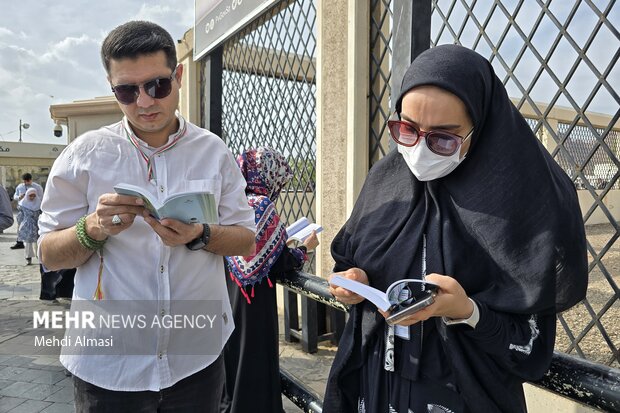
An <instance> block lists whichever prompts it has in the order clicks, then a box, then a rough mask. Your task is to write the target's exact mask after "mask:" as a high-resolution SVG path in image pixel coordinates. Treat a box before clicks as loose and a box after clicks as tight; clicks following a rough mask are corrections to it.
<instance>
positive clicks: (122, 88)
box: [112, 66, 178, 105]
mask: <svg viewBox="0 0 620 413" xmlns="http://www.w3.org/2000/svg"><path fill="white" fill-rule="evenodd" d="M177 68H178V66H177V67H175V68H174V70H173V71H172V74H171V75H170V76H169V77H162V78H159V79H153V80H149V81H148V82H144V83H143V84H142V85H116V86H112V92H114V96H116V99H117V100H118V101H119V102H120V103H122V104H123V105H131V104H132V103H135V101H136V100H138V96H140V86H142V87H143V88H144V92H145V93H146V94H147V95H149V96H150V97H152V98H153V99H163V98H165V97H166V96H168V95H169V94H170V92H171V91H172V79H174V77H175V76H176V74H177Z"/></svg>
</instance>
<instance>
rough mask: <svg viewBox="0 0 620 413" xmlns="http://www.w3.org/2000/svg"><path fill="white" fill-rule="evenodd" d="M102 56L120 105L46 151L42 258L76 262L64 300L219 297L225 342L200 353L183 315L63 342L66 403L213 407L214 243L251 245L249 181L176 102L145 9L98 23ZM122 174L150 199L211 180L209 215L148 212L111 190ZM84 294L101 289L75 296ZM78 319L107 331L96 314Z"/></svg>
mask: <svg viewBox="0 0 620 413" xmlns="http://www.w3.org/2000/svg"><path fill="white" fill-rule="evenodd" d="M101 57H102V60H103V64H104V66H105V68H106V71H107V75H108V76H107V79H108V81H109V83H110V85H111V87H112V91H113V92H114V94H115V96H116V99H117V100H118V102H119V104H120V107H121V110H122V111H123V113H124V117H123V120H122V121H121V122H118V123H116V124H113V125H110V126H107V127H104V128H101V129H99V130H97V131H91V132H87V133H85V134H84V135H83V136H81V137H80V138H78V139H77V140H76V141H74V142H73V143H72V144H71V145H69V146H67V148H66V149H65V150H64V151H63V153H62V154H61V155H60V157H59V158H58V160H57V161H56V162H55V163H54V166H53V168H52V171H51V174H50V177H49V179H48V183H47V189H46V193H45V196H44V199H43V205H42V209H43V214H42V217H41V220H40V228H41V230H40V234H41V239H40V241H39V243H40V257H41V260H42V262H43V264H44V265H45V266H46V268H47V269H49V270H58V269H62V268H73V267H77V274H76V276H75V287H74V292H73V301H72V309H73V308H74V307H76V305H80V304H79V302H80V301H81V302H82V305H83V304H84V303H88V302H90V303H91V304H93V305H94V304H96V305H104V304H105V303H106V301H107V302H108V303H109V302H110V301H111V300H115V301H114V303H117V304H118V305H125V303H132V302H136V303H138V302H142V301H144V302H148V303H154V305H157V306H159V307H156V310H157V315H159V311H160V310H159V309H160V308H161V315H162V316H164V315H167V314H170V313H173V312H174V311H173V307H175V306H177V305H180V304H179V303H182V302H183V301H182V300H196V301H205V300H211V301H217V300H219V303H220V304H221V311H222V314H221V317H220V315H218V320H221V343H219V344H218V348H214V349H211V350H212V351H211V352H210V354H197V352H195V350H196V349H197V347H196V345H197V344H200V342H199V341H198V340H196V337H195V336H193V335H192V334H193V331H194V330H192V329H183V328H181V329H167V330H164V329H161V330H155V332H154V333H152V335H148V334H147V333H144V336H141V337H142V338H141V339H140V342H139V343H128V344H127V345H129V346H131V345H134V346H135V345H136V344H138V345H139V346H141V348H142V349H143V352H141V353H139V354H138V353H131V354H127V353H123V352H121V353H120V354H119V353H116V354H103V351H104V350H101V351H102V353H101V354H96V355H85V354H83V352H84V351H86V350H79V351H78V350H75V349H73V350H75V351H73V354H67V351H65V347H63V354H62V355H61V358H60V361H61V362H62V364H63V365H64V366H65V367H66V368H67V369H68V370H69V371H70V372H71V373H72V374H73V375H74V376H75V377H74V386H75V405H76V411H77V412H86V411H88V412H103V411H106V412H108V411H114V412H137V411H140V412H155V411H184V412H215V411H217V410H218V404H219V400H220V396H221V391H222V384H223V382H224V377H223V363H222V358H221V350H222V348H223V345H224V344H225V342H226V340H227V339H228V337H229V336H230V334H231V332H232V330H233V328H234V326H233V322H232V315H231V309H230V303H229V301H228V296H227V290H226V283H225V278H224V266H223V262H224V260H223V257H222V256H224V255H249V254H252V253H254V249H255V243H254V237H255V234H254V215H253V212H252V210H251V209H250V208H249V206H248V203H247V199H246V197H245V192H244V188H245V182H244V180H243V177H242V176H241V173H240V172H239V170H238V168H237V166H236V163H235V160H234V157H233V156H232V154H231V153H230V151H229V150H228V149H227V148H226V146H225V144H224V142H223V141H222V140H221V139H219V138H218V137H217V136H215V135H213V134H212V133H210V132H209V131H206V130H204V129H201V128H199V127H197V126H195V125H193V124H191V123H189V122H186V121H185V120H184V119H183V118H182V117H181V116H180V115H178V114H176V113H175V110H176V108H177V105H178V103H179V88H180V85H181V78H182V76H183V66H182V65H180V64H179V65H177V60H176V52H175V44H174V41H173V40H172V37H171V36H170V34H169V33H168V32H166V31H165V30H164V29H163V28H161V27H159V26H158V25H156V24H153V23H149V22H143V21H133V22H129V23H126V24H123V25H121V26H119V27H117V28H116V29H114V30H113V31H112V32H110V33H109V34H108V36H107V37H106V39H105V40H104V42H103V45H102V48H101ZM118 183H129V184H132V185H137V186H141V187H142V188H143V189H145V190H147V191H149V192H150V193H151V194H153V196H154V197H155V198H157V199H158V200H163V199H165V198H166V197H167V196H169V195H171V194H176V193H179V192H187V191H209V192H212V193H214V195H215V198H216V200H217V203H218V205H217V212H218V219H219V222H218V224H213V225H201V224H186V223H183V222H180V221H176V220H173V219H162V220H161V221H158V220H156V219H154V218H153V217H151V216H149V215H148V214H147V213H145V209H144V207H143V201H142V200H141V199H139V198H135V197H131V196H126V195H118V194H115V193H114V190H113V186H114V185H116V184H118ZM93 295H94V296H95V298H96V299H99V300H101V301H83V300H91V298H92V297H93ZM76 301H77V302H78V303H77V304H76ZM141 315H143V314H141ZM97 327H100V325H97ZM87 333H88V334H89V337H94V338H96V339H102V340H103V339H106V337H105V336H104V337H101V334H102V333H101V332H100V331H99V329H98V328H95V329H88V330H87ZM98 334H99V336H97V335H98ZM126 334H130V332H127V333H126ZM181 336H182V338H181ZM115 340H117V339H116V338H115ZM192 340H193V344H194V347H191V346H190V345H191V344H192ZM117 347H118V346H117ZM193 351H194V352H193ZM198 353H200V352H198Z"/></svg>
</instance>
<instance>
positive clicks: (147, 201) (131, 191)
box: [114, 183, 161, 219]
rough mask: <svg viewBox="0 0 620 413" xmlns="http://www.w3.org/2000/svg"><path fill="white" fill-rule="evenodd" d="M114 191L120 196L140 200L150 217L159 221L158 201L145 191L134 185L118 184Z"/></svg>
mask: <svg viewBox="0 0 620 413" xmlns="http://www.w3.org/2000/svg"><path fill="white" fill-rule="evenodd" d="M114 190H115V191H116V193H117V194H120V195H129V196H135V197H137V198H142V200H143V201H144V207H145V208H146V209H148V210H149V212H150V213H151V215H153V216H154V217H155V218H157V219H161V217H160V216H159V213H158V211H157V210H158V208H159V207H160V206H161V205H160V204H159V201H157V199H156V198H155V197H154V196H153V195H152V194H151V193H149V192H148V191H147V190H146V189H144V188H140V187H139V186H136V185H131V184H126V183H120V184H117V185H115V186H114Z"/></svg>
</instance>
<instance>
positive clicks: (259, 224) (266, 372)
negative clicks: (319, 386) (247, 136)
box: [221, 147, 319, 413]
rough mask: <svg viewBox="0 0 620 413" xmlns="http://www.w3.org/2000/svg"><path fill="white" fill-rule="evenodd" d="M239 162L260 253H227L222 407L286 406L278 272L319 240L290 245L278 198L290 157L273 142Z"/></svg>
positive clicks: (239, 411) (298, 263)
mask: <svg viewBox="0 0 620 413" xmlns="http://www.w3.org/2000/svg"><path fill="white" fill-rule="evenodd" d="M237 163H238V164H239V167H240V168H241V173H242V174H243V176H244V177H245V180H246V181H247V187H246V190H245V192H246V195H247V197H248V203H249V204H250V206H251V207H252V208H254V211H255V216H254V219H255V222H256V253H255V255H252V256H249V257H226V262H227V268H228V270H229V275H230V280H229V283H228V294H229V297H230V302H231V305H232V308H233V314H234V318H235V331H234V332H233V334H232V336H231V337H230V339H229V340H228V343H227V344H226V347H225V348H224V362H225V365H226V384H225V388H224V394H223V397H222V407H221V411H222V412H235V413H244V412H274V413H277V412H282V411H283V410H282V398H281V394H280V393H281V391H280V373H279V362H278V353H279V351H278V314H277V307H276V291H275V288H274V281H275V279H274V277H276V278H278V277H280V276H282V275H283V274H284V273H285V272H287V271H291V270H296V269H300V268H301V267H302V266H303V263H304V262H305V261H306V259H307V257H306V252H307V251H308V250H311V249H314V248H316V246H317V245H318V244H319V241H318V239H317V236H316V234H315V233H313V234H312V235H311V236H310V237H308V238H307V239H306V240H305V241H304V243H303V245H302V246H300V247H299V248H289V247H288V246H287V242H286V240H287V234H286V229H285V227H284V224H283V223H282V222H281V221H280V217H279V215H278V213H277V212H276V210H275V205H274V202H275V200H276V199H277V197H278V195H279V194H280V191H281V190H282V188H284V186H285V185H286V184H287V183H288V182H289V181H290V180H291V178H292V177H293V174H292V172H291V168H290V166H289V165H288V163H287V161H286V159H285V158H284V156H283V155H282V154H280V153H279V152H277V151H275V150H273V149H270V148H264V147H260V148H256V149H250V150H247V151H245V152H244V153H242V154H241V155H239V157H238V158H237Z"/></svg>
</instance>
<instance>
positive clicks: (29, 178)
mask: <svg viewBox="0 0 620 413" xmlns="http://www.w3.org/2000/svg"><path fill="white" fill-rule="evenodd" d="M22 181H32V175H30V174H29V173H28V172H26V173H25V174H23V175H22Z"/></svg>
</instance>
